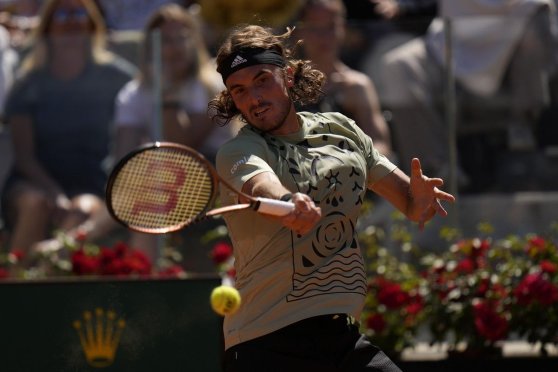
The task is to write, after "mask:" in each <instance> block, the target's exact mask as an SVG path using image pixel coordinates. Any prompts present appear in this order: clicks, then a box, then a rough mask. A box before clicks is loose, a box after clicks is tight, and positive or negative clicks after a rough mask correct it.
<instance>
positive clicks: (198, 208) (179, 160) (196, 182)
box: [106, 142, 294, 234]
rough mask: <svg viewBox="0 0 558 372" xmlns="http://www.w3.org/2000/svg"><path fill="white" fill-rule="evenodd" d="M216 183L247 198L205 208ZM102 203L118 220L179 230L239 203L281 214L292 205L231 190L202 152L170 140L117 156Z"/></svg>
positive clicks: (140, 227)
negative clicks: (227, 204)
mask: <svg viewBox="0 0 558 372" xmlns="http://www.w3.org/2000/svg"><path fill="white" fill-rule="evenodd" d="M219 183H221V184H223V185H225V186H226V187H227V188H229V189H231V190H232V191H234V192H236V193H237V194H238V195H241V196H243V197H244V198H246V199H247V200H248V201H249V202H248V203H244V204H235V205H230V206H224V207H221V208H214V209H211V210H210V209H209V208H210V207H211V206H212V205H213V203H214V202H215V198H216V194H217V192H218V186H219ZM106 203H107V207H108V210H109V212H110V214H111V215H112V216H113V217H114V218H115V219H116V220H117V221H118V222H120V223H121V224H123V225H124V226H126V227H127V228H129V229H132V230H135V231H140V232H145V233H152V234H162V233H167V232H172V231H176V230H180V229H182V228H184V227H186V226H188V225H190V224H192V223H195V222H198V221H201V220H203V219H205V218H208V217H212V216H217V215H222V214H224V213H229V212H234V211H239V210H244V209H252V210H254V211H257V212H259V213H263V214H268V215H273V216H284V215H287V214H289V213H290V212H291V211H292V210H293V209H294V204H293V203H290V202H284V201H280V200H274V199H267V198H258V197H253V196H250V195H247V194H244V193H242V192H240V191H238V190H235V189H234V188H233V187H232V186H231V185H230V184H228V183H227V182H225V181H223V180H222V179H221V178H219V176H218V175H217V172H216V170H215V168H214V167H213V166H212V165H211V163H210V162H209V161H208V160H207V159H205V158H204V157H203V155H201V154H200V153H199V152H197V151H195V150H194V149H192V148H190V147H187V146H183V145H179V144H176V143H171V142H154V143H149V144H146V145H143V146H141V147H139V148H137V149H136V150H134V151H132V152H131V153H129V154H128V155H126V156H125V157H124V158H122V159H121V160H120V161H119V162H118V164H116V166H115V167H114V169H113V170H112V172H111V174H110V176H109V180H108V184H107V188H106Z"/></svg>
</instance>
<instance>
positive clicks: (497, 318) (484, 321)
mask: <svg viewBox="0 0 558 372" xmlns="http://www.w3.org/2000/svg"><path fill="white" fill-rule="evenodd" d="M473 312H474V316H475V328H476V330H477V332H478V333H479V334H480V335H481V336H483V337H484V338H486V339H487V340H489V341H498V340H502V339H503V338H505V337H506V335H507V333H508V321H507V320H506V318H505V317H504V316H502V315H501V314H498V312H497V311H496V305H495V303H494V302H487V301H479V302H477V303H475V304H474V305H473Z"/></svg>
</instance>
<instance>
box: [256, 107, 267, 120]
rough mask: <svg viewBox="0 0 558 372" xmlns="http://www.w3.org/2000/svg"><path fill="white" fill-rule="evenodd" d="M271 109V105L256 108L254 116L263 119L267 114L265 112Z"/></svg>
mask: <svg viewBox="0 0 558 372" xmlns="http://www.w3.org/2000/svg"><path fill="white" fill-rule="evenodd" d="M269 109H270V108H269V106H265V107H258V108H257V109H255V110H254V111H253V114H254V117H255V118H256V119H261V118H262V117H263V116H264V115H265V113H266V112H267V111H269Z"/></svg>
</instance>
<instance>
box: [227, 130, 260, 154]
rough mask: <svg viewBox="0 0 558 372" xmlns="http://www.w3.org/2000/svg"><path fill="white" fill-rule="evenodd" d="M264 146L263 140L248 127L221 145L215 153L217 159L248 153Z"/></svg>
mask: <svg viewBox="0 0 558 372" xmlns="http://www.w3.org/2000/svg"><path fill="white" fill-rule="evenodd" d="M262 146H265V140H264V138H263V137H262V136H261V135H260V134H258V133H256V132H254V131H253V130H252V129H251V128H250V126H249V125H245V126H244V127H242V128H240V129H239V130H238V133H237V134H236V135H235V136H234V137H232V138H230V139H229V140H227V141H226V142H225V143H223V144H222V145H221V146H220V147H219V150H218V151H217V158H224V157H228V156H233V155H234V154H239V153H250V152H253V151H255V148H258V147H262Z"/></svg>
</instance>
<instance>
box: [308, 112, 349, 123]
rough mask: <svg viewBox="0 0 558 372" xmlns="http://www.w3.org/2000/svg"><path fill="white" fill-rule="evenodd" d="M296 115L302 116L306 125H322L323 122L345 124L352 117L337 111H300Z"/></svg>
mask: <svg viewBox="0 0 558 372" xmlns="http://www.w3.org/2000/svg"><path fill="white" fill-rule="evenodd" d="M298 115H299V116H300V117H301V118H302V120H303V121H304V123H306V124H307V125H323V124H341V125H345V124H346V123H350V122H351V121H352V119H350V118H349V117H348V116H346V115H344V114H342V113H340V112H337V111H331V112H308V111H301V112H299V113H298Z"/></svg>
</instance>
